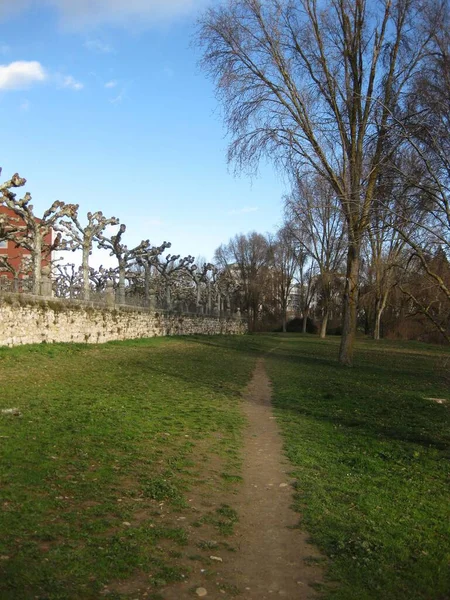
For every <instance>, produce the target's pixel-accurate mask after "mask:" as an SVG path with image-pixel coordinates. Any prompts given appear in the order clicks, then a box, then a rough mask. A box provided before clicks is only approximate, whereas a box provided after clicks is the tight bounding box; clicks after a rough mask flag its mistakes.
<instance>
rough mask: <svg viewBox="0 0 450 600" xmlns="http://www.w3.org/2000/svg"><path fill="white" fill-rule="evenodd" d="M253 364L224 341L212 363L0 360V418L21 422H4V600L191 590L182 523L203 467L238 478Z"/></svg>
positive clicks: (165, 348)
mask: <svg viewBox="0 0 450 600" xmlns="http://www.w3.org/2000/svg"><path fill="white" fill-rule="evenodd" d="M211 343H212V344H214V340H211ZM253 364H254V355H253V354H252V353H247V352H246V353H241V352H238V351H237V350H236V341H234V340H232V339H231V338H226V337H223V338H220V352H219V351H217V350H216V348H215V346H211V345H210V344H208V343H205V342H204V341H203V340H202V339H201V338H198V339H197V338H190V339H189V340H187V339H179V338H170V339H153V340H148V341H134V342H126V343H111V344H106V345H103V346H84V345H52V346H50V345H41V346H27V347H22V348H14V349H5V348H3V349H0V385H1V390H2V393H1V399H0V402H1V404H0V408H12V407H17V408H18V409H19V410H20V412H21V414H22V416H20V417H17V416H12V415H0V436H1V437H0V444H1V453H2V460H1V463H0V489H1V499H0V557H1V560H0V597H1V598H2V600H21V599H24V600H28V599H30V598H35V599H36V598H37V599H42V600H43V599H45V600H60V599H61V600H62V599H78V598H79V599H83V600H88V599H91V598H92V599H94V598H95V599H98V598H99V597H101V595H100V594H101V592H102V591H103V590H104V589H105V586H111V584H113V585H112V587H111V589H112V592H113V593H111V594H110V595H109V596H108V597H109V598H116V597H121V598H125V597H130V598H131V597H133V598H134V597H136V594H134V593H132V592H131V591H129V592H127V590H126V589H125V588H124V589H122V588H121V586H120V582H121V581H123V582H126V581H127V580H129V579H130V578H131V579H132V578H133V577H138V578H139V577H140V578H144V580H145V581H146V583H145V585H146V589H147V590H150V591H149V592H148V593H149V594H151V593H153V594H156V595H155V596H154V597H155V598H156V597H159V596H158V595H157V590H158V588H159V587H161V586H163V585H166V584H168V583H170V582H173V581H180V580H182V579H183V578H184V577H188V575H189V572H188V568H187V567H186V566H185V564H184V563H183V561H181V560H178V559H177V557H181V556H182V549H183V547H184V546H185V545H186V544H187V543H188V541H189V532H188V528H187V526H186V525H184V521H178V520H177V515H178V514H183V511H184V512H185V514H188V513H186V511H187V510H188V509H189V502H188V497H189V491H190V490H191V489H192V488H193V485H194V484H195V486H196V487H198V486H199V485H200V484H199V483H198V481H197V479H198V476H199V468H200V469H201V466H202V463H203V462H205V460H206V458H207V457H208V456H211V455H216V456H217V457H218V459H219V460H220V461H221V463H222V465H223V468H224V469H225V470H226V471H230V472H232V473H234V472H235V470H236V469H238V467H239V460H240V457H239V450H240V436H241V428H242V423H243V419H242V417H241V414H240V411H239V399H240V392H241V390H242V388H243V387H244V386H245V384H246V383H247V381H248V378H249V376H250V373H251V370H252V368H253ZM230 374H232V376H230ZM199 463H200V464H199ZM222 508H223V507H221V506H220V504H218V511H221V510H222ZM214 514H216V517H217V518H216V521H217V525H218V527H219V529H220V527H222V529H226V528H227V527H228V528H229V527H230V525H229V522H231V521H230V519H229V518H228V519H227V518H224V517H223V516H221V513H220V512H218V513H214ZM221 519H222V521H223V523H222V521H221ZM221 523H222V524H221ZM183 525H184V527H183ZM227 533H228V531H227ZM144 576H145V577H144ZM114 582H116V583H117V582H118V583H117V585H116V587H114ZM114 590H115V591H114ZM110 591H111V590H110ZM148 597H152V596H151V595H149V596H148Z"/></svg>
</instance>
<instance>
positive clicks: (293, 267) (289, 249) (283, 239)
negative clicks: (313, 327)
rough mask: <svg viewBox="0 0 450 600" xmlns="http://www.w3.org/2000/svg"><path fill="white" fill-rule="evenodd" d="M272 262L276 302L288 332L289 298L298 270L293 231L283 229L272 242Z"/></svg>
mask: <svg viewBox="0 0 450 600" xmlns="http://www.w3.org/2000/svg"><path fill="white" fill-rule="evenodd" d="M271 246H272V251H271V262H272V266H273V268H274V272H275V277H276V300H277V302H278V304H279V307H280V310H281V326H282V330H283V332H286V322H287V309H288V303H289V298H290V295H291V292H292V288H293V286H294V282H295V274H296V272H297V269H298V261H299V260H298V259H299V249H298V244H297V243H296V240H295V238H294V237H293V236H292V233H291V230H290V229H289V228H287V227H283V228H281V229H280V230H279V231H278V232H277V235H276V237H275V238H274V239H273V240H272V242H271Z"/></svg>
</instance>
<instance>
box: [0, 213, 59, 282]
mask: <svg viewBox="0 0 450 600" xmlns="http://www.w3.org/2000/svg"><path fill="white" fill-rule="evenodd" d="M0 214H6V215H7V216H9V217H11V219H14V220H15V222H16V223H18V224H19V225H24V222H23V221H21V219H20V218H19V220H18V221H17V219H18V217H17V215H16V214H15V213H14V211H13V210H11V209H10V208H8V207H7V206H4V205H1V204H0ZM38 221H39V219H38ZM53 237H54V232H53V231H50V232H49V233H48V234H47V235H46V236H45V237H44V244H45V246H47V247H49V248H50V247H51V245H52V243H53ZM30 254H31V253H30V251H29V250H27V249H26V248H24V247H23V246H17V245H16V243H15V242H13V241H12V240H1V239H0V258H3V257H6V259H7V262H8V264H9V265H10V267H11V269H10V270H9V269H7V268H5V266H4V265H3V261H0V279H3V280H14V279H15V278H18V279H28V278H29V277H30V276H31V261H30V260H29V259H30ZM50 259H51V256H49V252H48V250H47V251H45V250H44V251H43V253H42V266H43V267H44V266H46V265H48V264H49V262H50ZM27 264H28V266H27ZM15 273H16V274H17V275H15Z"/></svg>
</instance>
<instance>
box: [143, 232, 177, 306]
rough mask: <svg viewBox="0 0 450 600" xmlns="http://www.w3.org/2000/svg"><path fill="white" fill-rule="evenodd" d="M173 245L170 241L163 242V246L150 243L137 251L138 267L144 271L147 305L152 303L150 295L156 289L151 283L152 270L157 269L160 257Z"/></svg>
mask: <svg viewBox="0 0 450 600" xmlns="http://www.w3.org/2000/svg"><path fill="white" fill-rule="evenodd" d="M171 246H172V244H171V243H170V242H163V243H162V244H161V246H151V245H150V244H149V245H148V246H146V247H142V248H141V250H140V251H139V252H137V253H136V268H137V269H138V270H142V271H143V272H144V298H145V301H146V303H147V305H149V304H150V297H151V294H152V292H153V291H154V290H153V289H152V285H151V281H152V270H157V264H158V261H159V257H160V256H161V255H162V253H163V252H164V251H165V250H167V249H168V248H170V247H171Z"/></svg>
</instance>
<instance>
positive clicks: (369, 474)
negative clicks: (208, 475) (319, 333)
mask: <svg viewBox="0 0 450 600" xmlns="http://www.w3.org/2000/svg"><path fill="white" fill-rule="evenodd" d="M337 346H338V340H336V339H334V340H333V339H330V340H327V342H326V343H325V344H324V343H323V342H322V341H321V340H319V339H318V338H316V337H304V338H303V339H301V340H299V339H298V338H297V339H295V338H292V337H291V338H285V339H281V340H280V342H279V344H278V346H277V348H276V350H275V351H274V352H271V353H270V354H269V356H270V359H269V361H268V367H269V375H270V376H271V378H272V380H273V383H274V404H275V406H276V409H277V416H278V419H279V422H280V424H281V426H282V429H283V433H284V435H285V445H286V451H287V454H288V457H289V458H290V460H291V462H292V463H293V465H295V477H296V479H297V485H296V488H297V489H296V500H295V504H296V508H297V510H298V511H299V512H300V513H301V522H302V524H303V526H304V528H306V529H307V530H308V531H309V532H310V533H311V534H312V539H313V540H314V542H316V543H317V544H318V545H319V547H320V548H321V549H322V550H323V551H324V552H325V554H326V555H327V557H329V559H330V560H329V567H330V570H329V574H328V575H329V577H330V578H331V579H335V581H336V582H337V585H336V588H335V589H333V588H332V589H331V591H329V592H328V594H327V596H328V597H330V598H335V599H339V600H369V599H370V600H379V599H380V598H383V599H384V600H411V599H414V600H419V599H423V600H432V599H439V600H445V599H448V598H450V568H449V567H450V494H449V492H450V487H449V475H450V460H449V459H450V402H449V403H448V404H447V405H446V406H445V405H443V404H438V403H436V402H434V401H431V400H429V399H427V398H439V399H441V398H446V399H447V400H450V393H449V392H450V391H449V389H448V384H447V385H446V381H445V379H446V378H445V375H446V374H445V373H444V369H445V362H446V360H445V356H446V357H447V359H448V353H447V354H446V355H443V353H442V350H439V349H438V348H436V347H431V346H425V345H421V344H414V343H404V344H399V343H389V342H380V343H374V342H360V344H359V347H358V351H357V359H356V364H355V367H354V368H353V369H342V368H341V367H339V366H338V365H337V363H336V355H337ZM447 375H448V373H447Z"/></svg>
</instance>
